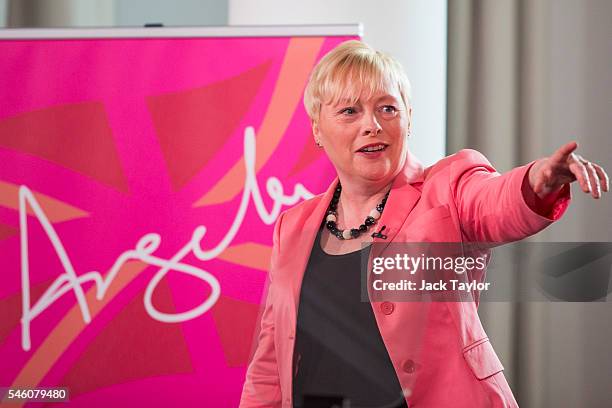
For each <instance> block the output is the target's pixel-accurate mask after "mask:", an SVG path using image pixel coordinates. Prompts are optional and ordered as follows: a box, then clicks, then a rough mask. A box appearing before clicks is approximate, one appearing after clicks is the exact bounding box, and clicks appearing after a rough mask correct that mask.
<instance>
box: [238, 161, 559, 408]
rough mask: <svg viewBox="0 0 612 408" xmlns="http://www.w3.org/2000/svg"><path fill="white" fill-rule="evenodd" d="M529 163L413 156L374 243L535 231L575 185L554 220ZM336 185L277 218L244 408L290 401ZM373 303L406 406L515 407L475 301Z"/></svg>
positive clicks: (491, 237) (490, 238)
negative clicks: (528, 189)
mask: <svg viewBox="0 0 612 408" xmlns="http://www.w3.org/2000/svg"><path fill="white" fill-rule="evenodd" d="M531 164H533V163H530V164H527V165H525V166H521V167H517V168H515V169H513V170H511V171H509V172H507V173H504V174H502V175H500V174H499V173H497V172H496V171H495V169H494V168H493V167H492V166H491V164H490V163H489V162H488V161H487V159H486V158H485V157H484V156H483V155H482V154H480V153H479V152H477V151H474V150H468V149H466V150H461V151H459V152H458V153H456V154H454V155H451V156H448V157H445V158H444V159H442V160H440V161H439V162H437V163H436V164H434V165H432V166H431V167H428V168H425V169H424V168H423V166H422V165H421V164H420V163H419V161H418V160H417V159H416V158H415V157H414V156H412V155H410V154H409V156H408V159H407V161H406V165H405V166H404V168H403V169H402V172H401V173H400V174H398V176H397V177H396V178H395V180H394V182H393V184H392V187H391V193H390V195H389V199H388V201H387V204H386V206H385V211H384V212H383V214H382V217H381V218H380V220H379V223H378V224H377V226H382V225H386V229H385V231H384V233H385V234H386V235H387V236H388V238H387V239H386V240H385V241H382V240H381V239H380V238H375V239H374V242H391V241H396V242H461V241H463V242H469V241H472V242H473V241H481V242H482V241H487V242H510V241H515V240H520V239H522V238H525V237H527V236H529V235H532V234H534V233H536V232H538V231H540V230H541V229H543V228H545V227H546V226H548V225H549V224H550V223H552V222H553V221H555V220H557V219H559V218H560V217H561V216H562V214H563V213H564V211H565V209H566V208H567V206H568V204H569V200H570V189H569V185H565V186H564V187H563V189H562V191H561V193H560V194H559V196H558V198H557V200H556V202H555V204H554V207H553V210H552V211H551V213H550V214H547V215H548V216H542V215H540V214H538V213H536V212H534V211H533V210H532V209H531V207H530V206H529V205H527V203H526V202H525V198H524V195H523V193H522V189H521V187H522V183H523V179H524V177H525V176H526V174H527V171H528V170H529V167H530V166H531ZM337 181H338V180H337V179H336V180H334V181H333V182H332V183H331V184H330V186H329V188H328V189H327V191H326V192H325V193H323V194H320V195H318V196H316V197H313V198H312V199H310V200H307V201H304V202H302V203H300V204H298V205H297V206H295V207H293V208H291V209H288V210H286V211H284V212H283V213H282V214H281V215H280V216H279V218H278V220H277V222H276V226H275V228H274V238H273V242H274V244H273V250H272V259H271V266H270V272H269V282H270V283H269V285H268V289H267V298H266V304H265V308H264V312H263V315H262V318H261V329H260V333H259V336H258V344H257V348H256V350H255V353H254V355H253V356H252V359H251V362H250V364H249V367H248V370H247V373H246V380H245V383H244V387H243V391H242V397H241V401H240V407H245V408H246V407H291V406H292V404H293V402H292V379H293V376H294V374H295V372H296V370H297V369H299V367H298V365H297V364H296V362H295V361H293V360H294V359H293V351H294V343H295V336H296V318H297V309H298V304H299V294H300V287H301V283H302V278H303V275H304V271H305V268H306V265H307V261H308V258H309V256H310V252H311V249H312V246H313V243H314V240H315V237H316V234H317V231H318V228H319V226H320V224H321V221H322V219H323V216H324V214H325V211H326V209H327V207H328V204H329V202H330V200H331V197H332V195H333V191H334V187H335V185H336V183H337ZM376 230H377V229H376ZM372 252H374V251H372ZM373 256H376V254H373V253H372V254H370V268H369V269H368V270H369V271H371V262H372V257H373ZM356 279H359V276H358V275H356ZM370 303H371V306H372V310H373V312H374V316H375V318H376V322H377V324H378V328H379V330H380V333H381V336H382V339H383V341H384V344H385V346H386V348H387V351H388V353H389V356H390V358H391V362H392V363H393V367H394V369H395V372H396V374H397V377H398V380H399V383H400V385H401V386H402V389H403V390H405V394H406V401H407V403H408V406H409V407H413V406H417V407H434V408H439V407H454V408H461V407H470V408H473V407H516V406H517V403H516V400H515V399H514V397H513V395H512V391H511V389H510V387H509V386H508V383H507V381H506V379H505V377H504V374H503V369H504V368H503V366H502V364H501V362H500V360H499V358H498V357H497V355H496V353H495V351H494V350H493V347H492V346H491V343H490V342H489V339H488V338H487V335H486V333H485V331H484V329H483V327H482V325H481V322H480V319H479V317H478V314H477V306H478V305H477V304H476V303H474V302H370Z"/></svg>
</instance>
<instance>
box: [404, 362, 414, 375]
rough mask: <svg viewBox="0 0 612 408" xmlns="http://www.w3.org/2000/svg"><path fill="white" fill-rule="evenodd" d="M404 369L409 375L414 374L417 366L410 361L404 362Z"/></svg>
mask: <svg viewBox="0 0 612 408" xmlns="http://www.w3.org/2000/svg"><path fill="white" fill-rule="evenodd" d="M402 369H403V370H404V371H405V372H407V373H408V374H412V373H414V372H415V371H416V364H415V363H414V361H412V360H410V359H408V360H406V361H404V364H402Z"/></svg>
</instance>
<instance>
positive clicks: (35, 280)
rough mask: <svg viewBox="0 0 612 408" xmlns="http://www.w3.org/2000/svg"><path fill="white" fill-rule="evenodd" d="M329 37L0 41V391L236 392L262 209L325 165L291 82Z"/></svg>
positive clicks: (103, 397) (255, 296)
mask: <svg viewBox="0 0 612 408" xmlns="http://www.w3.org/2000/svg"><path fill="white" fill-rule="evenodd" d="M346 39H348V37H328V38H324V37H294V38H287V37H285V38H282V37H279V38H184V39H159V38H158V39H88V40H81V39H73V40H11V41H0V55H2V60H1V62H0V93H1V98H0V254H1V257H0V259H1V260H2V270H1V272H0V273H1V276H2V285H0V361H1V363H0V367H1V369H0V386H4V387H13V388H17V387H28V388H36V387H67V388H68V390H69V394H70V406H75V407H107V406H112V405H115V406H117V405H116V404H118V403H120V404H121V406H129V405H130V404H132V405H133V406H149V407H154V406H155V407H168V406H198V407H235V406H237V405H238V401H239V398H240V392H241V389H242V384H243V381H244V375H245V371H246V364H247V362H248V359H249V356H250V353H251V352H252V347H253V344H252V343H253V338H254V335H255V333H256V324H257V321H258V318H259V316H260V313H261V303H262V300H263V299H262V290H263V286H264V282H265V279H266V274H267V268H268V262H269V256H270V252H271V243H272V228H273V224H274V221H275V220H276V218H277V217H278V214H279V212H280V211H282V210H283V209H285V208H287V207H290V206H292V205H294V204H295V203H297V202H299V201H301V200H303V199H305V198H308V197H310V196H312V195H313V194H318V193H320V192H322V191H323V190H324V188H325V187H327V185H328V184H329V183H330V181H331V180H332V178H333V175H334V171H333V167H332V166H331V164H330V163H329V161H328V160H327V159H326V158H325V157H323V156H324V155H323V154H322V153H321V151H320V150H319V149H317V148H316V146H315V144H314V141H313V140H312V135H311V131H310V124H309V121H308V117H307V115H306V113H305V111H304V108H303V105H302V95H303V90H304V86H305V84H306V81H307V79H308V75H309V73H310V70H311V69H312V67H313V65H314V64H315V63H316V61H317V60H318V59H319V58H321V56H322V55H323V54H325V52H327V51H328V50H329V49H331V48H332V47H333V46H335V45H336V44H338V43H340V42H341V41H344V40H346ZM18 405H20V404H17V405H15V404H11V405H10V406H12V407H14V406H18ZM21 405H24V404H21ZM25 405H26V406H33V405H35V406H39V405H40V403H27V404H25ZM56 405H57V406H66V405H65V404H63V403H46V406H56Z"/></svg>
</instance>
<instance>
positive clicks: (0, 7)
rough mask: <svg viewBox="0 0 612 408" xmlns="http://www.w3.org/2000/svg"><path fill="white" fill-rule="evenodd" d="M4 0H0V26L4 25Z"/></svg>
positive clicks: (5, 5)
mask: <svg viewBox="0 0 612 408" xmlns="http://www.w3.org/2000/svg"><path fill="white" fill-rule="evenodd" d="M6 7H7V3H6V0H0V27H6Z"/></svg>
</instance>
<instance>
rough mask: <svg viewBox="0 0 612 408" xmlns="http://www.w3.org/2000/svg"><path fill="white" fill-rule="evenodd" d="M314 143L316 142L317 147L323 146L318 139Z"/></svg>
mask: <svg viewBox="0 0 612 408" xmlns="http://www.w3.org/2000/svg"><path fill="white" fill-rule="evenodd" d="M315 143H316V144H317V146H318V147H323V146H322V145H321V142H320V141H319V139H317V140H316V141H315Z"/></svg>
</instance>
